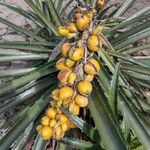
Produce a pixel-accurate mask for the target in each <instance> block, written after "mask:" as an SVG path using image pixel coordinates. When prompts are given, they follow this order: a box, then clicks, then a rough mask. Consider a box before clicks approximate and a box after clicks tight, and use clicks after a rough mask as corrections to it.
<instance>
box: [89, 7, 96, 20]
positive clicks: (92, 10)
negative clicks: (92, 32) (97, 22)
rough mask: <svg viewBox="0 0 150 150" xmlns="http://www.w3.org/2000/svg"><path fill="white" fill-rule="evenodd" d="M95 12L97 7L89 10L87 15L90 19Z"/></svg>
mask: <svg viewBox="0 0 150 150" xmlns="http://www.w3.org/2000/svg"><path fill="white" fill-rule="evenodd" d="M95 13H96V10H95V9H91V10H90V11H89V12H87V16H88V17H89V18H90V20H92V19H93V16H94V14H95Z"/></svg>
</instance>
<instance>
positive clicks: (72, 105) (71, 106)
mask: <svg viewBox="0 0 150 150" xmlns="http://www.w3.org/2000/svg"><path fill="white" fill-rule="evenodd" d="M69 112H70V113H72V114H73V115H75V116H77V115H79V112H80V107H79V105H77V104H75V103H74V102H72V103H70V104H69Z"/></svg>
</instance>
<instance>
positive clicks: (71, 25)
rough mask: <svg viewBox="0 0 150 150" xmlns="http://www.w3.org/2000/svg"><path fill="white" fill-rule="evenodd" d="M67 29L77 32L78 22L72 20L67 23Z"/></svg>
mask: <svg viewBox="0 0 150 150" xmlns="http://www.w3.org/2000/svg"><path fill="white" fill-rule="evenodd" d="M66 28H67V30H69V32H70V33H76V32H78V30H77V28H76V24H75V23H73V22H70V23H68V24H67V26H66Z"/></svg>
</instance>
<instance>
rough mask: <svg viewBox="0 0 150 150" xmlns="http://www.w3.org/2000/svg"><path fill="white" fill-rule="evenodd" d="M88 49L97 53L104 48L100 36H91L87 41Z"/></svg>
mask: <svg viewBox="0 0 150 150" xmlns="http://www.w3.org/2000/svg"><path fill="white" fill-rule="evenodd" d="M87 47H88V48H89V50H90V51H92V52H97V51H98V50H99V49H100V48H101V47H102V42H101V40H100V39H99V37H98V36H95V35H91V36H90V37H89V38H88V40H87Z"/></svg>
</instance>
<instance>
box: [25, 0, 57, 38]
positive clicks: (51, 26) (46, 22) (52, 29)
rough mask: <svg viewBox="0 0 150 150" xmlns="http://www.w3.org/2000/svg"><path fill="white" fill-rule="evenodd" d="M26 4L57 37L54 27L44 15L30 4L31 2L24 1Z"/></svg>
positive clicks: (29, 0)
mask: <svg viewBox="0 0 150 150" xmlns="http://www.w3.org/2000/svg"><path fill="white" fill-rule="evenodd" d="M25 1H26V3H27V4H28V5H29V6H30V7H31V8H32V9H33V10H34V11H35V13H37V15H38V16H39V17H40V18H41V20H42V21H43V22H44V23H45V24H46V25H47V26H48V27H49V29H50V30H51V31H52V32H53V33H54V34H55V35H56V36H58V33H57V29H56V27H55V26H54V25H53V24H52V23H51V22H50V21H49V19H48V18H47V17H46V16H45V14H44V13H43V12H42V11H41V10H40V9H39V8H38V7H37V6H36V5H35V4H34V3H33V2H32V0H25Z"/></svg>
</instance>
